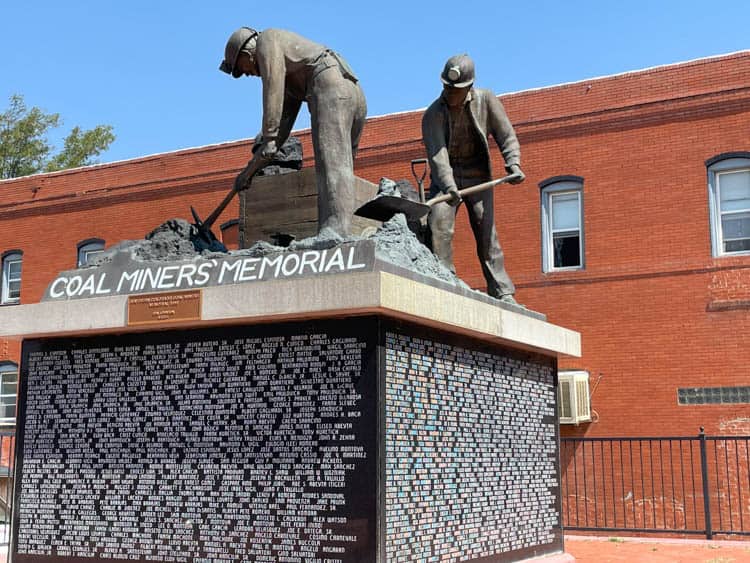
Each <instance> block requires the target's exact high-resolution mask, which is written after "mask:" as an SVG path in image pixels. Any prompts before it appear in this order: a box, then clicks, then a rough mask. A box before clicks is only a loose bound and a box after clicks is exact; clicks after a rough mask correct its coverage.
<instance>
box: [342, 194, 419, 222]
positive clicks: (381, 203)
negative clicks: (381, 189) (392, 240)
mask: <svg viewBox="0 0 750 563" xmlns="http://www.w3.org/2000/svg"><path fill="white" fill-rule="evenodd" d="M429 212H430V206H429V205H425V204H424V203H419V202H418V201H411V200H410V199H405V198H403V197H397V196H392V195H384V196H380V197H376V198H375V199H372V200H370V201H368V202H367V203H365V204H364V205H363V206H362V207H360V208H359V209H357V210H356V211H355V212H354V214H355V215H357V216H359V217H364V218H365V219H374V220H376V221H383V222H385V221H388V220H389V219H390V218H391V217H393V216H394V215H395V214H396V213H403V214H404V215H406V218H407V219H408V220H418V219H421V218H422V217H424V216H425V215H427V214H428V213H429Z"/></svg>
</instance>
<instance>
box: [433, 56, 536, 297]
mask: <svg viewBox="0 0 750 563" xmlns="http://www.w3.org/2000/svg"><path fill="white" fill-rule="evenodd" d="M440 79H441V80H442V82H443V92H442V94H441V95H440V97H439V98H438V99H437V100H435V101H434V102H433V103H432V104H431V105H430V107H429V108H427V111H426V112H425V114H424V116H423V118H422V140H423V141H424V145H425V148H426V150H427V158H428V160H429V162H430V179H431V188H430V196H437V195H438V194H440V193H441V192H442V193H443V194H445V195H446V196H447V198H448V201H443V202H439V203H435V204H434V205H432V207H431V211H430V215H429V225H430V230H431V232H432V250H433V252H434V253H435V255H436V256H437V257H438V258H439V259H440V261H441V262H442V263H443V264H444V265H445V266H446V267H448V268H450V269H451V270H452V271H453V272H455V266H454V264H453V232H454V226H455V222H456V210H457V208H458V206H459V205H460V204H461V203H462V202H463V203H465V204H466V208H467V211H468V212H469V220H470V223H471V228H472V231H473V232H474V238H475V240H476V245H477V254H478V256H479V261H480V263H481V265H482V272H483V274H484V278H485V280H486V281H487V293H489V294H490V295H491V296H493V297H495V298H497V299H499V300H500V301H503V302H505V303H511V304H515V303H516V301H515V299H514V297H513V295H514V293H515V287H514V285H513V282H512V281H511V280H510V277H509V276H508V273H507V272H506V271H505V264H504V257H503V251H502V249H501V248H500V242H499V241H498V238H497V231H496V229H495V214H494V207H493V202H494V197H493V190H492V189H481V190H480V191H476V192H474V193H471V194H470V195H464V196H463V198H462V196H461V194H460V193H459V190H461V189H462V188H467V187H469V186H474V185H477V184H484V183H487V182H489V181H490V179H491V174H492V172H491V169H490V147H489V142H488V138H489V136H492V137H493V138H494V139H495V142H496V143H497V145H498V147H499V148H500V152H501V153H502V155H503V158H504V159H505V168H506V171H507V172H508V173H509V174H510V176H507V177H506V178H504V179H502V180H498V181H495V182H493V185H494V184H498V183H503V181H508V182H510V183H512V184H518V183H520V182H523V180H524V174H523V172H522V171H521V167H520V158H521V151H520V147H519V144H518V139H517V138H516V134H515V132H514V130H513V126H512V125H511V123H510V120H509V119H508V116H507V115H506V114H505V110H504V108H503V106H502V104H501V103H500V101H499V100H498V99H497V97H496V96H495V95H494V94H493V93H492V92H490V91H489V90H484V89H479V88H474V87H473V84H474V62H473V61H472V60H471V58H469V56H468V55H457V56H454V57H451V58H450V59H448V61H447V62H446V63H445V67H444V68H443V72H442V74H441V75H440Z"/></svg>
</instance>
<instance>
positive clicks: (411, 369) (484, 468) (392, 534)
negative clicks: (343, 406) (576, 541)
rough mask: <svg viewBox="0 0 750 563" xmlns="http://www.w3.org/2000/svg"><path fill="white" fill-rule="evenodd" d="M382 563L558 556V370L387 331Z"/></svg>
mask: <svg viewBox="0 0 750 563" xmlns="http://www.w3.org/2000/svg"><path fill="white" fill-rule="evenodd" d="M382 343H383V352H382V353H383V356H384V358H383V363H384V372H385V383H384V385H385V397H386V401H385V417H384V419H385V478H384V482H385V528H386V530H387V533H386V538H385V553H386V560H387V561H388V563H411V562H413V561H444V562H449V561H477V562H478V561H486V562H490V561H492V562H497V561H518V560H520V559H525V558H528V557H532V556H538V555H542V554H545V553H553V552H556V551H561V550H562V547H563V545H562V529H561V519H560V504H559V465H558V449H557V444H558V432H557V416H556V406H557V404H556V377H555V372H556V361H555V359H554V358H551V357H545V356H540V355H535V354H528V353H523V352H519V351H513V350H509V349H505V348H502V347H498V346H488V345H483V344H481V343H478V342H476V341H472V340H469V339H463V340H462V339H460V338H457V337H456V336H455V335H440V334H439V333H435V332H434V331H429V332H428V331H425V330H420V329H418V328H415V327H413V326H410V325H401V326H399V325H394V326H391V327H386V330H385V332H384V334H383V336H382Z"/></svg>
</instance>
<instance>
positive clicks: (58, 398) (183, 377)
mask: <svg viewBox="0 0 750 563" xmlns="http://www.w3.org/2000/svg"><path fill="white" fill-rule="evenodd" d="M392 270H393V269H392ZM412 277H413V276H412ZM438 285H439V284H438ZM199 291H200V292H201V298H200V299H199V300H198V301H199V315H198V316H199V320H189V321H188V320H181V319H180V318H171V319H169V318H168V320H165V321H164V320H162V321H158V320H157V322H156V324H154V325H132V324H130V323H129V319H128V318H127V310H128V308H127V301H128V300H129V299H131V300H132V299H133V296H130V297H128V296H114V297H101V298H95V299H84V300H70V301H59V302H48V303H40V304H35V305H28V306H19V307H14V308H12V310H11V311H9V315H10V317H8V318H6V321H8V322H5V323H3V324H4V327H5V328H4V329H3V330H4V333H3V335H4V336H9V335H11V333H12V334H14V335H15V336H18V337H22V338H23V339H24V343H23V358H22V367H21V390H20V393H19V418H18V451H17V464H16V499H15V510H14V522H13V538H12V547H11V549H12V551H13V557H14V559H13V560H14V562H16V563H32V562H34V563H35V562H60V563H63V562H64V563H68V562H81V563H82V562H84V561H87V562H88V561H91V560H92V558H93V559H94V560H98V559H107V560H110V561H126V560H130V561H133V560H137V561H147V562H151V561H154V562H156V561H185V562H198V561H201V562H209V561H210V562H219V561H320V562H355V561H356V562H361V561H366V562H370V561H373V562H375V561H377V562H381V561H387V562H389V563H390V562H393V563H397V562H404V563H406V562H409V563H411V562H413V561H419V560H425V561H427V560H441V561H516V560H520V559H524V558H529V557H534V556H539V555H543V554H549V553H559V552H561V551H562V549H563V545H562V532H561V515H560V498H559V478H560V477H559V465H558V455H557V454H558V449H557V444H558V426H557V413H556V401H557V399H556V357H557V355H558V354H563V353H564V354H570V355H578V354H579V353H580V340H579V336H578V334H577V333H574V332H572V331H569V330H566V329H563V328H560V327H556V326H554V325H551V324H549V323H546V322H545V321H544V320H543V319H542V318H540V316H539V315H538V314H533V313H530V312H529V313H524V312H523V311H520V310H518V309H517V308H507V307H502V306H500V305H497V304H495V303H493V302H492V300H489V299H487V298H482V297H479V296H476V297H475V296H474V295H473V294H472V293H470V292H464V293H463V294H457V293H454V292H451V291H448V290H446V289H444V288H442V287H436V286H434V285H430V284H426V283H423V281H422V280H417V279H410V276H409V275H408V274H404V275H401V273H399V272H398V271H396V270H393V271H390V272H388V271H383V270H382V269H379V268H374V269H373V270H372V271H366V272H361V273H342V274H341V275H329V276H317V277H316V276H313V277H308V278H300V279H295V280H276V281H267V282H264V283H255V284H236V285H231V286H223V287H206V288H203V289H201V290H199ZM193 300H194V299H192V298H191V299H190V301H193ZM11 317H12V318H11ZM9 323H11V324H9ZM9 326H12V327H13V328H12V329H9Z"/></svg>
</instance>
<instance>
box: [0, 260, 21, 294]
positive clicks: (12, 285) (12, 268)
mask: <svg viewBox="0 0 750 563" xmlns="http://www.w3.org/2000/svg"><path fill="white" fill-rule="evenodd" d="M21 257H22V253H21V252H20V251H17V250H13V251H10V252H6V253H5V254H4V255H3V280H2V281H3V287H2V295H1V296H0V303H2V304H3V305H10V304H13V303H19V302H20V301H21Z"/></svg>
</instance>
